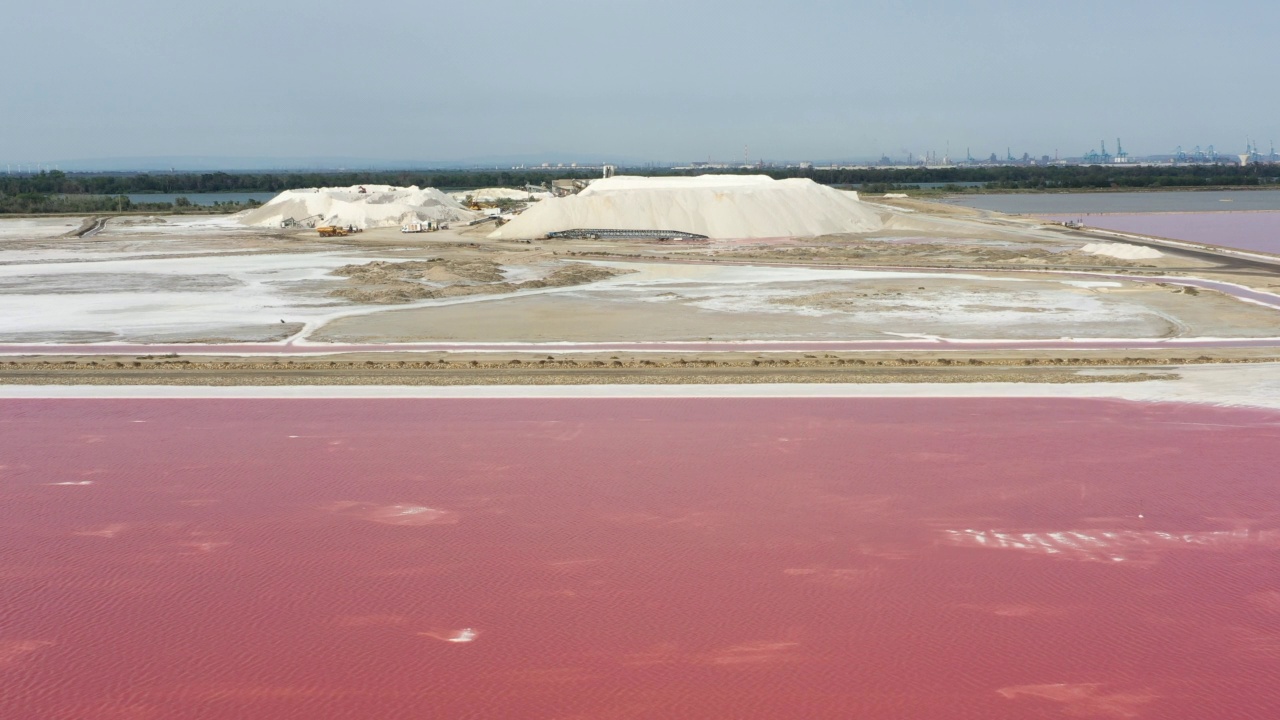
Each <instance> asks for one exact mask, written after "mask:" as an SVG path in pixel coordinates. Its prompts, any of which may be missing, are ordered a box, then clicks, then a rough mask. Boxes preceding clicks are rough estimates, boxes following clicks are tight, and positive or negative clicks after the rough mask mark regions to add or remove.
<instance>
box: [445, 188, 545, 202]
mask: <svg viewBox="0 0 1280 720" xmlns="http://www.w3.org/2000/svg"><path fill="white" fill-rule="evenodd" d="M451 197H453V199H454V200H457V201H458V202H466V200H467V198H471V199H472V200H474V201H476V202H495V201H497V200H519V201H521V202H524V201H527V200H543V199H545V198H549V197H551V193H549V192H545V191H535V192H529V191H528V190H517V189H516V188H480V189H479V190H465V191H463V192H456V193H453V194H452V196H451Z"/></svg>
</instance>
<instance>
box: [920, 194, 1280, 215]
mask: <svg viewBox="0 0 1280 720" xmlns="http://www.w3.org/2000/svg"><path fill="white" fill-rule="evenodd" d="M945 202H948V203H952V204H954V205H964V206H965V207H972V208H978V209H981V210H994V211H996V212H1002V213H1011V214H1024V215H1057V214H1064V215H1081V214H1093V213H1149V212H1217V211H1229V210H1236V211H1241V210H1277V211H1280V190H1224V191H1204V192H1199V191H1188V190H1180V191H1170V192H1120V193H1113V192H1103V193H1026V194H1011V195H972V196H963V197H955V198H948V199H947V200H945Z"/></svg>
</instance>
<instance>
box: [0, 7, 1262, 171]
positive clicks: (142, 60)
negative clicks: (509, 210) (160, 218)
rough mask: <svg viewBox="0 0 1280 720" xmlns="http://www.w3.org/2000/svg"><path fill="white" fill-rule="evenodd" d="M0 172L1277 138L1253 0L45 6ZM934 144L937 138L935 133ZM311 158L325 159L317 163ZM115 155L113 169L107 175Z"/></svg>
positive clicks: (17, 29) (1064, 152)
mask: <svg viewBox="0 0 1280 720" xmlns="http://www.w3.org/2000/svg"><path fill="white" fill-rule="evenodd" d="M5 18H6V20H7V21H8V23H7V26H8V27H9V28H10V29H11V30H13V32H11V33H9V34H8V36H6V40H5V41H6V50H7V51H8V53H9V56H10V57H11V58H26V59H27V60H25V61H24V67H29V68H30V69H29V70H28V71H23V72H13V73H10V76H9V78H8V80H7V81H6V83H5V85H4V86H3V88H0V101H3V103H4V107H5V112H3V113H0V163H9V164H15V163H42V164H45V165H49V166H52V165H60V166H68V167H71V166H72V165H73V164H75V163H76V162H77V161H79V163H80V164H82V165H90V164H94V163H97V164H98V165H99V167H101V161H103V160H104V159H112V158H116V159H123V160H132V161H139V160H141V159H147V158H150V159H152V160H155V159H161V160H162V159H165V158H207V159H210V160H211V161H215V162H216V163H219V164H221V165H222V166H224V167H229V166H231V165H235V164H236V162H235V161H237V160H239V161H245V160H252V161H253V162H258V163H261V164H263V166H271V164H272V163H283V164H291V163H293V162H298V161H301V162H310V161H312V160H316V161H323V160H326V159H335V158H336V159H350V160H353V161H355V162H358V163H369V162H383V163H385V162H391V163H397V162H401V163H440V164H477V165H478V164H486V163H488V164H512V163H519V162H526V163H532V162H545V161H556V162H560V161H568V162H572V161H582V160H597V161H599V160H613V161H616V162H624V163H644V162H655V163H673V162H690V161H693V160H700V159H701V160H705V159H706V158H707V157H710V158H712V160H714V161H719V162H729V161H736V160H739V159H741V158H742V157H743V148H744V146H748V147H749V148H750V150H749V152H748V153H747V156H748V160H751V161H756V160H760V159H764V160H766V161H775V162H788V161H801V160H808V161H814V162H829V161H854V160H860V159H862V160H865V159H877V158H879V157H880V156H882V155H888V156H890V157H904V156H906V155H907V153H909V152H910V153H912V154H914V155H917V156H918V155H921V154H923V153H927V152H932V153H936V154H937V155H938V156H942V155H945V154H949V155H950V157H951V158H952V159H953V160H954V159H963V158H964V157H965V152H966V148H968V149H969V152H971V153H972V154H973V155H974V157H984V158H985V157H988V156H989V155H990V154H991V153H993V152H994V153H996V154H997V156H999V157H1004V156H1005V155H1006V152H1011V153H1012V154H1014V155H1015V156H1019V157H1020V156H1021V154H1022V153H1024V152H1025V153H1028V154H1030V155H1032V156H1034V157H1041V156H1043V155H1050V156H1052V155H1054V154H1055V152H1056V153H1057V154H1058V155H1059V156H1060V157H1079V156H1081V155H1082V154H1083V153H1085V152H1088V151H1090V150H1100V148H1099V147H1098V142H1099V140H1100V139H1103V138H1105V139H1106V141H1107V142H1108V143H1111V142H1112V141H1113V140H1114V138H1116V137H1117V136H1118V137H1121V138H1123V139H1124V145H1125V147H1126V149H1127V150H1128V151H1129V153H1130V154H1132V155H1155V154H1162V155H1163V154H1172V153H1174V151H1175V149H1176V148H1177V147H1178V146H1179V145H1181V146H1182V147H1183V149H1184V151H1190V150H1191V149H1192V148H1194V147H1195V146H1197V145H1199V146H1200V147H1201V148H1202V149H1203V148H1206V147H1207V146H1209V145H1213V146H1215V147H1216V149H1217V150H1218V152H1227V153H1229V154H1238V153H1241V152H1244V145H1245V142H1246V139H1249V140H1251V141H1253V142H1256V143H1258V144H1259V146H1260V147H1261V148H1262V151H1263V152H1266V151H1267V150H1268V149H1269V147H1270V143H1271V141H1272V140H1273V139H1280V96H1277V95H1276V94H1275V93H1271V92H1267V91H1266V88H1267V87H1269V85H1268V82H1269V78H1268V77H1267V76H1266V69H1267V68H1270V67H1272V66H1273V65H1274V61H1273V58H1272V57H1271V50H1270V43H1268V42H1265V41H1264V40H1265V37H1266V36H1267V33H1268V32H1270V30H1269V29H1270V28H1274V27H1277V26H1280V6H1277V4H1275V3H1271V2H1263V1H1261V0H1222V1H1220V2H1216V3H1212V4H1209V3H1202V2H1195V1H1193V0H1164V1H1163V2H1155V1H1153V0H1130V1H1128V2H1124V3H1112V2H1104V1H1102V0H1075V1H1072V2H1066V1H1065V0H1062V1H1057V2H1055V1H1050V2H1043V3H1019V2H1011V1H1007V0H971V1H969V2H962V1H960V0H954V1H947V0H915V1H914V2H910V3H907V2H891V1H885V2H873V3H841V2H834V1H831V0H807V1H805V0H800V1H798V2H793V3H777V2H764V1H762V0H682V1H681V2H675V1H674V0H645V1H644V2H640V1H639V0H614V1H612V2H601V1H593V2H588V1H586V0H562V1H561V2H557V3H528V2H516V1H515V0H475V1H474V2H468V3H444V2H420V1H417V2H410V1H409V0H384V2H380V3H375V4H353V3H350V2H338V1H337V0H307V1H306V2H303V0H270V1H267V2H255V3H250V2H247V0H232V2H229V3H223V4H220V5H219V6H218V7H217V8H216V12H215V11H214V10H213V9H211V7H209V6H202V5H191V4H183V3H178V4H174V3H165V2H160V1H159V0H119V2H115V3H109V4H102V3H85V2H74V1H72V0H52V1H51V2H44V3H25V4H18V5H17V6H15V7H13V8H7V9H6V10H5ZM948 146H949V147H948ZM321 164H323V162H322V163H321ZM118 169H126V168H118Z"/></svg>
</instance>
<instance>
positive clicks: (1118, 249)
mask: <svg viewBox="0 0 1280 720" xmlns="http://www.w3.org/2000/svg"><path fill="white" fill-rule="evenodd" d="M1080 252H1086V253H1089V254H1090V255H1106V256H1107V257H1113V258H1120V259H1121V260H1155V259H1156V258H1160V257H1164V253H1162V252H1160V251H1159V250H1156V249H1155V248H1149V247H1142V246H1141V245H1130V244H1128V243H1089V244H1088V245H1085V246H1084V247H1082V248H1080Z"/></svg>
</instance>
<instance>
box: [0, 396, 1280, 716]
mask: <svg viewBox="0 0 1280 720" xmlns="http://www.w3.org/2000/svg"><path fill="white" fill-rule="evenodd" d="M1278 464H1280V413H1271V412H1261V411H1249V410H1230V409H1223V408H1212V407H1191V406H1183V405H1173V404H1151V405H1142V404H1136V403H1124V402H1104V401H1070V400H1043V401H1041V400H959V399H957V400H910V399H906V400H902V399H883V400H877V399H859V400H815V399H805V400H750V399H741V400H738V399H734V400H687V399H678V400H671V399H663V400H544V399H540V400H441V401H430V400H292V401H289V400H260V401H253V400H17V401H15V400H7V401H3V402H2V403H0V683H3V692H0V717H3V718H44V719H60V718H64V719H71V718H176V717H182V718H208V719H211V720H221V719H223V718H272V719H280V718H307V719H309V720H316V719H318V720H324V719H328V718H332V719H348V718H349V719H352V720H354V719H357V718H360V719H363V718H374V717H376V718H463V717H474V718H496V717H502V718H568V717H575V718H622V717H627V718H691V717H707V718H762V719H763V718H768V719H770V720H774V719H778V718H842V719H843V718H855V717H856V718H960V719H966V718H971V719H973V720H979V719H981V720H992V719H1000V718H1081V717H1085V718H1162V719H1165V720H1168V719H1173V720H1187V719H1190V718H1205V719H1208V718H1215V719H1217V718H1233V719H1240V718H1256V719H1258V720H1263V719H1268V720H1269V719H1271V718H1276V717H1280V685H1278V684H1277V683H1276V682H1275V679H1276V678H1277V677H1280V581H1278V578H1280V490H1278V489H1277V486H1276V482H1275V478H1276V475H1275V468H1276V467H1277V465H1278Z"/></svg>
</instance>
